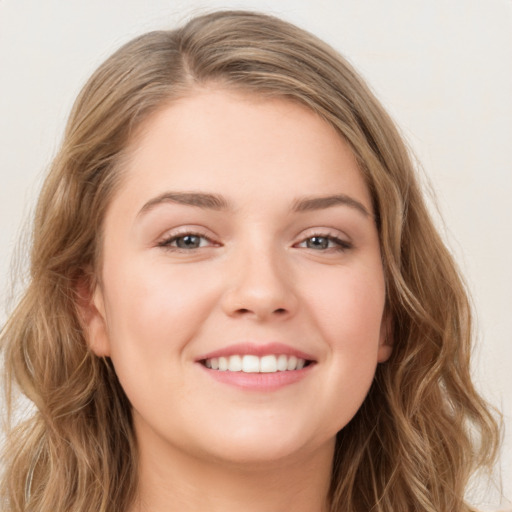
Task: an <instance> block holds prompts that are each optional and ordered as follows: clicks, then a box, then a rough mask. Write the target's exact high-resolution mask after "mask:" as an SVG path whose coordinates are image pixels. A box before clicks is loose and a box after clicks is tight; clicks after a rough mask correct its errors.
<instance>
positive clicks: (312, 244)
mask: <svg viewBox="0 0 512 512" xmlns="http://www.w3.org/2000/svg"><path fill="white" fill-rule="evenodd" d="M306 245H307V247H308V248H309V249H327V248H328V247H329V240H328V239H327V238H326V237H325V236H312V237H311V238H310V239H309V240H308V241H307V244H306Z"/></svg>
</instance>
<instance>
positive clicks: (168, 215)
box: [88, 89, 391, 462]
mask: <svg viewBox="0 0 512 512" xmlns="http://www.w3.org/2000/svg"><path fill="white" fill-rule="evenodd" d="M131 150H132V151H131V157H130V159H129V162H128V164H127V168H126V172H125V174H124V175H123V182H122V185H121V187H120V188H119V190H118V191H117V193H116V195H115V197H114V198H113V200H112V202H111V204H110V207H109V209H108V211H107V214H106V218H105V221H104V246H103V260H102V268H101V275H100V276H99V284H98V286H97V288H96V290H95V291H94V293H93V297H92V300H93V305H94V307H93V314H92V315H90V317H89V323H88V334H89V336H88V337H89V341H90V344H91V347H92V349H93V350H94V351H95V352H96V353H97V354H98V355H106V356H109V357H111V358H112V361H113V363H114V366H115V369H116V372H117V374H118V376H119V379H120V382H121V384H122V386H123V388H124V390H125V391H126V394H127V396H128V398H129V399H130V401H131V404H132V406H133V415H134V424H135V430H136V434H137V437H138V440H139V444H140V445H141V446H142V449H144V447H145V446H153V448H154V449H157V450H159V451H160V452H162V451H164V450H167V451H169V453H171V452H172V451H173V450H174V451H179V452H180V453H182V454H183V453H184V454H189V455H192V456H194V457H200V458H202V459H204V460H216V461H220V460H230V461H238V462H244V461H259V462H261V461H263V460H281V459H283V458H286V457H293V456H300V455H301V454H303V455H304V454H311V453H315V452H318V451H322V450H323V451H330V452H331V453H332V450H333V446H334V438H335V434H336V432H337V431H339V430H340V429H342V428H343V427H344V426H345V425H346V424H347V423H348V422H349V421H350V420H351V418H352V417H353V416H354V414H355V413H356V411H357V410H358V409H359V407H360V405H361V403H362V402H363V400H364V398H365V395H366V394H367V391H368V389H369V387H370V384H371V382H372V379H373V377H374V373H375V369H376V365H377V364H378V362H382V361H384V360H386V359H387V357H388V356H389V353H390V350H391V349H390V347H389V346H388V345H387V344H386V342H385V330H386V329H385V322H384V321H383V310H384V302H385V286H384V277H383V269H382V264H381V256H380V250H379V241H378V234H377V229H376V226H375V222H374V218H373V212H372V205H371V198H370V195H369V192H368V189H367V187H366V185H365V182H364V179H363V178H362V175H361V173H360V171H359V169H358V167H357V164H356V161H355V159H354V157H353V155H352V153H351V151H350V149H349V147H348V145H347V144H346V143H345V142H344V141H343V140H342V139H341V138H340V137H339V136H338V135H337V133H336V132H335V131H334V129H333V128H332V127H330V126H329V125H328V124H327V123H325V122H324V121H322V120H321V119H320V118H319V117H318V116H317V115H315V114H314V113H313V112H311V111H310V110H308V109H306V108H305V107H303V106H299V105H297V104H294V103H291V102H288V101H286V100H281V99H272V100H269V99H259V98H256V97H252V96H242V95H240V94H238V93H234V92H226V91H222V90H214V89H212V90H203V91H198V92H196V93H194V94H192V95H191V96H190V97H187V98H185V99H181V100H179V101H177V102H175V103H173V104H172V105H171V106H169V107H166V108H164V109H162V110H161V111H159V112H158V113H157V114H155V115H154V116H153V117H152V118H151V119H150V120H149V121H148V122H147V123H146V124H145V126H144V127H143V130H141V132H140V134H139V136H138V137H137V138H136V140H135V142H133V144H132V147H131ZM155 447H158V448H155Z"/></svg>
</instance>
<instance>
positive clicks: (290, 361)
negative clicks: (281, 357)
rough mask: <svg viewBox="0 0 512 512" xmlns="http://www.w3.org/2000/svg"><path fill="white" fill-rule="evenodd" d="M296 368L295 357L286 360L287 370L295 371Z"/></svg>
mask: <svg viewBox="0 0 512 512" xmlns="http://www.w3.org/2000/svg"><path fill="white" fill-rule="evenodd" d="M295 368H297V358H296V357H295V356H290V357H289V358H288V366H287V369H288V370H295Z"/></svg>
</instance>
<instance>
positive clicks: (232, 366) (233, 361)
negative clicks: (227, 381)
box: [228, 356, 242, 372]
mask: <svg viewBox="0 0 512 512" xmlns="http://www.w3.org/2000/svg"><path fill="white" fill-rule="evenodd" d="M228 370H229V371H230V372H241V371H242V358H241V357H240V356H231V357H230V358H229V365H228Z"/></svg>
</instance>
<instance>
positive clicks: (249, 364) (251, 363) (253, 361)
mask: <svg viewBox="0 0 512 512" xmlns="http://www.w3.org/2000/svg"><path fill="white" fill-rule="evenodd" d="M242 371H243V372H245V373H259V371H260V358H259V357H258V356H244V357H242Z"/></svg>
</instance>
